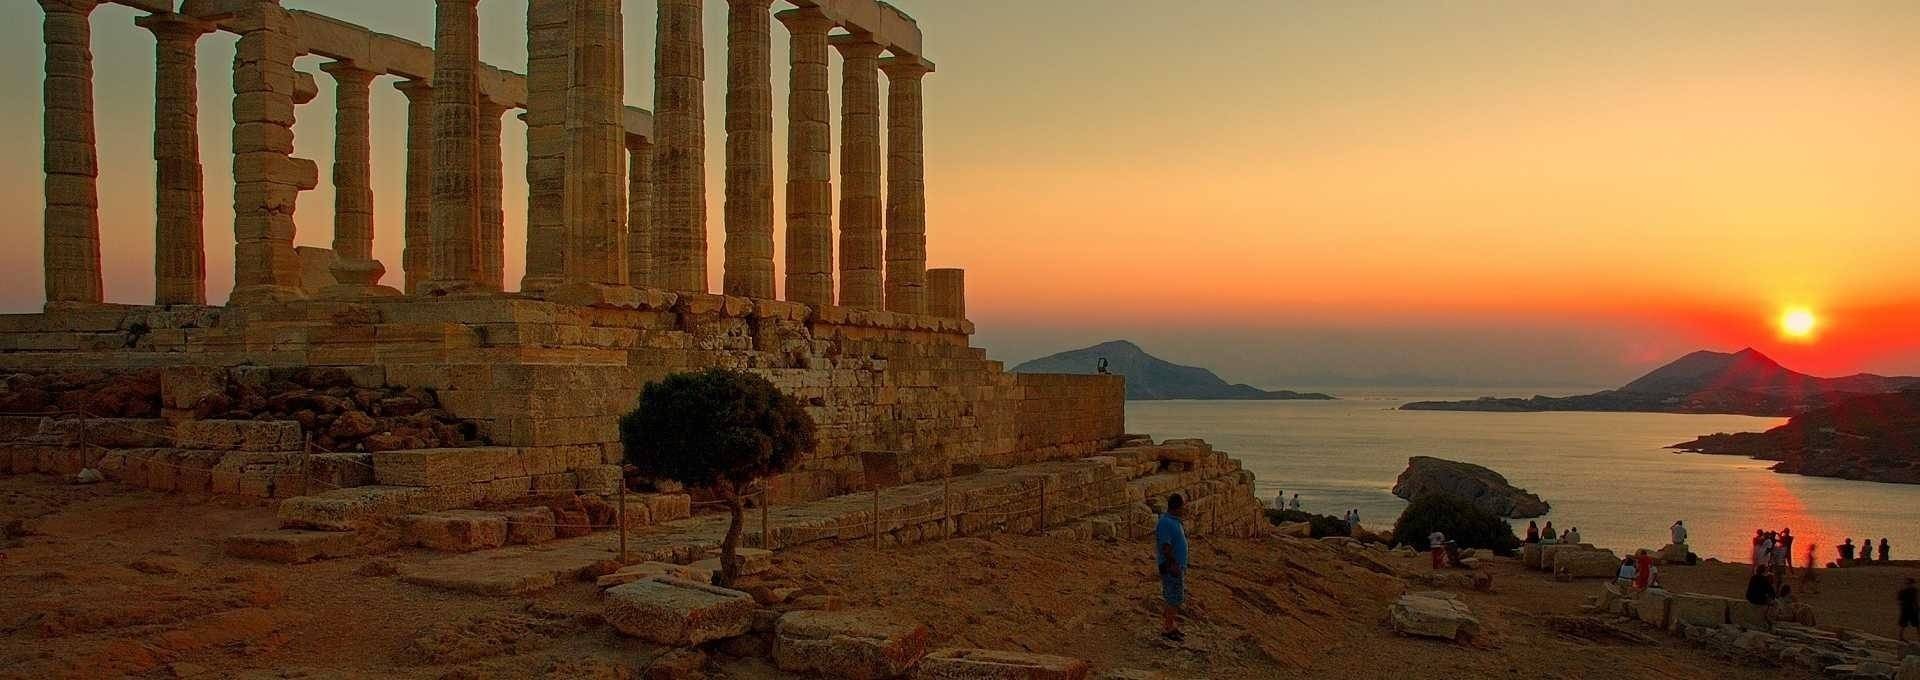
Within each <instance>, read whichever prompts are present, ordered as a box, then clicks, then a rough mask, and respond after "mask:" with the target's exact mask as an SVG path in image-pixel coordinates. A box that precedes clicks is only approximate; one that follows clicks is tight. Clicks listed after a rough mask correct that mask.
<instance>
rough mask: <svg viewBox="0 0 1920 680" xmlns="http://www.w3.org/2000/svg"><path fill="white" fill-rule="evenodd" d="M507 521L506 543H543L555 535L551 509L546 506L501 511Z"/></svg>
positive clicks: (554, 523)
mask: <svg viewBox="0 0 1920 680" xmlns="http://www.w3.org/2000/svg"><path fill="white" fill-rule="evenodd" d="M500 514H501V516H502V517H505V518H506V521H507V542H508V543H513V544H532V543H545V542H547V541H551V540H553V539H554V537H555V536H556V535H557V534H556V533H555V529H556V527H555V525H556V524H557V522H556V520H555V519H554V515H553V509H552V508H548V507H546V506H538V507H532V508H516V509H513V510H502V511H501V512H500Z"/></svg>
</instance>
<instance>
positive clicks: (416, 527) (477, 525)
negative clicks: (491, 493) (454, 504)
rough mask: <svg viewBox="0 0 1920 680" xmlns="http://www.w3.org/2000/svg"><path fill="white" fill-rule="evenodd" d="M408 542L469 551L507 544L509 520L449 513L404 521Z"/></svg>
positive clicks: (481, 514)
mask: <svg viewBox="0 0 1920 680" xmlns="http://www.w3.org/2000/svg"><path fill="white" fill-rule="evenodd" d="M401 524H402V525H403V526H404V527H405V528H406V532H407V533H406V537H407V542H408V543H412V544H414V545H418V546H420V547H422V548H431V549H434V550H447V551H452V552H470V551H474V550H481V549H485V548H498V547H500V546H503V545H506V543H507V517H506V515H503V514H501V513H499V512H487V511H482V510H449V511H445V512H435V513H428V514H421V515H409V516H406V517H403V518H401Z"/></svg>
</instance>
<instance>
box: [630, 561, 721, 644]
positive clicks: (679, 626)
mask: <svg viewBox="0 0 1920 680" xmlns="http://www.w3.org/2000/svg"><path fill="white" fill-rule="evenodd" d="M603 598H604V602H605V609H604V610H603V615H604V616H605V617H606V620H607V623H608V624H609V625H611V626H613V627H614V629H615V630H618V631H620V633H621V634H623V635H628V636H632V637H637V638H640V639H642V640H646V641H648V642H652V643H655V644H662V645H675V646H688V645H697V644H701V643H704V642H710V641H713V640H720V639H724V638H729V637H733V636H736V635H742V634H745V633H746V632H747V630H748V629H749V628H750V627H751V625H752V622H753V612H754V610H755V609H756V606H755V605H754V603H753V598H752V597H750V596H748V595H747V594H746V593H743V592H740V591H737V590H728V589H726V588H720V587H717V586H711V585H707V584H704V583H695V582H692V581H683V580H680V579H675V578H672V577H661V578H656V579H652V580H645V581H634V582H632V583H627V584H624V585H619V586H614V587H612V588H609V589H607V591H606V592H605V593H604V594H603Z"/></svg>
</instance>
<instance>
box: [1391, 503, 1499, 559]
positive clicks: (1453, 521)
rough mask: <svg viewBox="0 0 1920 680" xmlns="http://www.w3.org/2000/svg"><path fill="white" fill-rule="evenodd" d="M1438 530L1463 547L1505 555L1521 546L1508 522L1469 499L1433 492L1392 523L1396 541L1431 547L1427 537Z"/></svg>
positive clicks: (1401, 543) (1413, 504)
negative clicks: (1483, 549) (1482, 549)
mask: <svg viewBox="0 0 1920 680" xmlns="http://www.w3.org/2000/svg"><path fill="white" fill-rule="evenodd" d="M1435 530H1438V531H1439V532H1440V533H1443V534H1446V535H1447V538H1449V539H1452V540H1453V542H1454V543H1457V544H1459V545H1460V547H1462V548H1485V549H1489V550H1493V551H1494V552H1497V553H1501V554H1506V553H1510V552H1512V551H1513V549H1515V548H1518V547H1520V539H1519V538H1517V537H1515V536H1514V535H1513V526H1512V525H1509V524H1507V520H1506V519H1504V518H1502V517H1500V516H1499V515H1495V514H1493V513H1491V512H1487V511H1485V510H1482V509H1480V507H1479V506H1476V505H1474V504H1473V503H1471V502H1469V501H1467V500H1466V499H1463V498H1459V497H1456V496H1449V495H1446V494H1437V493H1430V494H1426V495H1422V496H1420V497H1417V498H1415V499H1413V502H1412V503H1410V504H1408V505H1407V509H1406V510H1404V511H1402V512H1401V513H1400V519H1399V520H1398V521H1396V522H1394V524H1393V542H1395V543H1398V544H1400V545H1411V546H1416V547H1421V548H1431V547H1432V546H1429V545H1427V535H1428V534H1431V533H1433V532H1434V531H1435Z"/></svg>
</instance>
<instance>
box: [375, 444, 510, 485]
mask: <svg viewBox="0 0 1920 680" xmlns="http://www.w3.org/2000/svg"><path fill="white" fill-rule="evenodd" d="M517 455H518V450H517V449H513V448H508V447H480V448H464V449H420V450H412V451H383V452H380V453H378V454H375V455H374V457H373V476H374V480H375V481H376V482H378V483H380V484H385V485H390V486H448V485H453V484H472V483H475V482H489V481H493V480H495V479H500V478H505V477H520V476H525V475H526V473H525V471H524V468H521V467H520V466H518V465H517V459H516V457H517Z"/></svg>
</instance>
